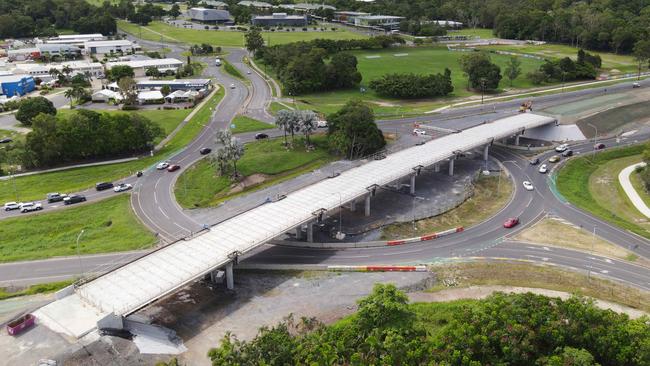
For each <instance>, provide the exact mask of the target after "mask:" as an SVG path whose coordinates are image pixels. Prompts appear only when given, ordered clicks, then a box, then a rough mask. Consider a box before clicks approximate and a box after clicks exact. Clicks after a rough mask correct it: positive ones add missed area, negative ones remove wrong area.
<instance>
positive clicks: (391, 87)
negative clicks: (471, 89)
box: [370, 69, 454, 98]
mask: <svg viewBox="0 0 650 366" xmlns="http://www.w3.org/2000/svg"><path fill="white" fill-rule="evenodd" d="M370 88H371V89H373V90H374V91H375V92H376V93H377V94H379V95H381V96H386V97H391V98H425V97H438V96H444V95H448V94H449V93H451V92H452V91H454V87H453V85H452V81H451V70H449V69H445V73H444V74H440V73H438V74H430V75H416V74H385V75H383V76H382V77H381V78H380V79H376V80H373V81H371V82H370Z"/></svg>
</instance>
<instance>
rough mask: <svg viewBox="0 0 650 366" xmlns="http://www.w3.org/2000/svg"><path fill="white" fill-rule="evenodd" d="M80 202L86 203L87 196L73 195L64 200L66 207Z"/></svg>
mask: <svg viewBox="0 0 650 366" xmlns="http://www.w3.org/2000/svg"><path fill="white" fill-rule="evenodd" d="M79 202H86V196H84V195H82V194H73V195H70V196H68V197H66V198H65V199H63V204H64V205H72V204H75V203H79Z"/></svg>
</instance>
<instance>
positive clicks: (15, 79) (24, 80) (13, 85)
mask: <svg viewBox="0 0 650 366" xmlns="http://www.w3.org/2000/svg"><path fill="white" fill-rule="evenodd" d="M35 88H36V85H35V84H34V78H33V77H32V76H31V75H5V76H0V91H2V94H4V95H6V96H7V97H13V96H23V95H25V94H27V93H29V92H32V91H34V89H35Z"/></svg>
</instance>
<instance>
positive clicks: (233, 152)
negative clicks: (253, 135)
mask: <svg viewBox="0 0 650 366" xmlns="http://www.w3.org/2000/svg"><path fill="white" fill-rule="evenodd" d="M228 155H229V157H230V160H231V161H232V169H233V176H234V177H238V176H239V173H238V172H237V162H238V161H239V159H241V158H242V157H243V156H244V144H243V143H242V141H241V140H240V139H239V138H237V137H232V138H231V139H230V144H229V145H228Z"/></svg>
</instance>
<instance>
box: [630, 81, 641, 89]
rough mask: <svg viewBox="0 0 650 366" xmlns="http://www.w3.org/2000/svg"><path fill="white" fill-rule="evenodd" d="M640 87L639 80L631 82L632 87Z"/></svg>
mask: <svg viewBox="0 0 650 366" xmlns="http://www.w3.org/2000/svg"><path fill="white" fill-rule="evenodd" d="M640 87H641V83H640V82H638V81H635V82H633V83H632V88H640Z"/></svg>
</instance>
